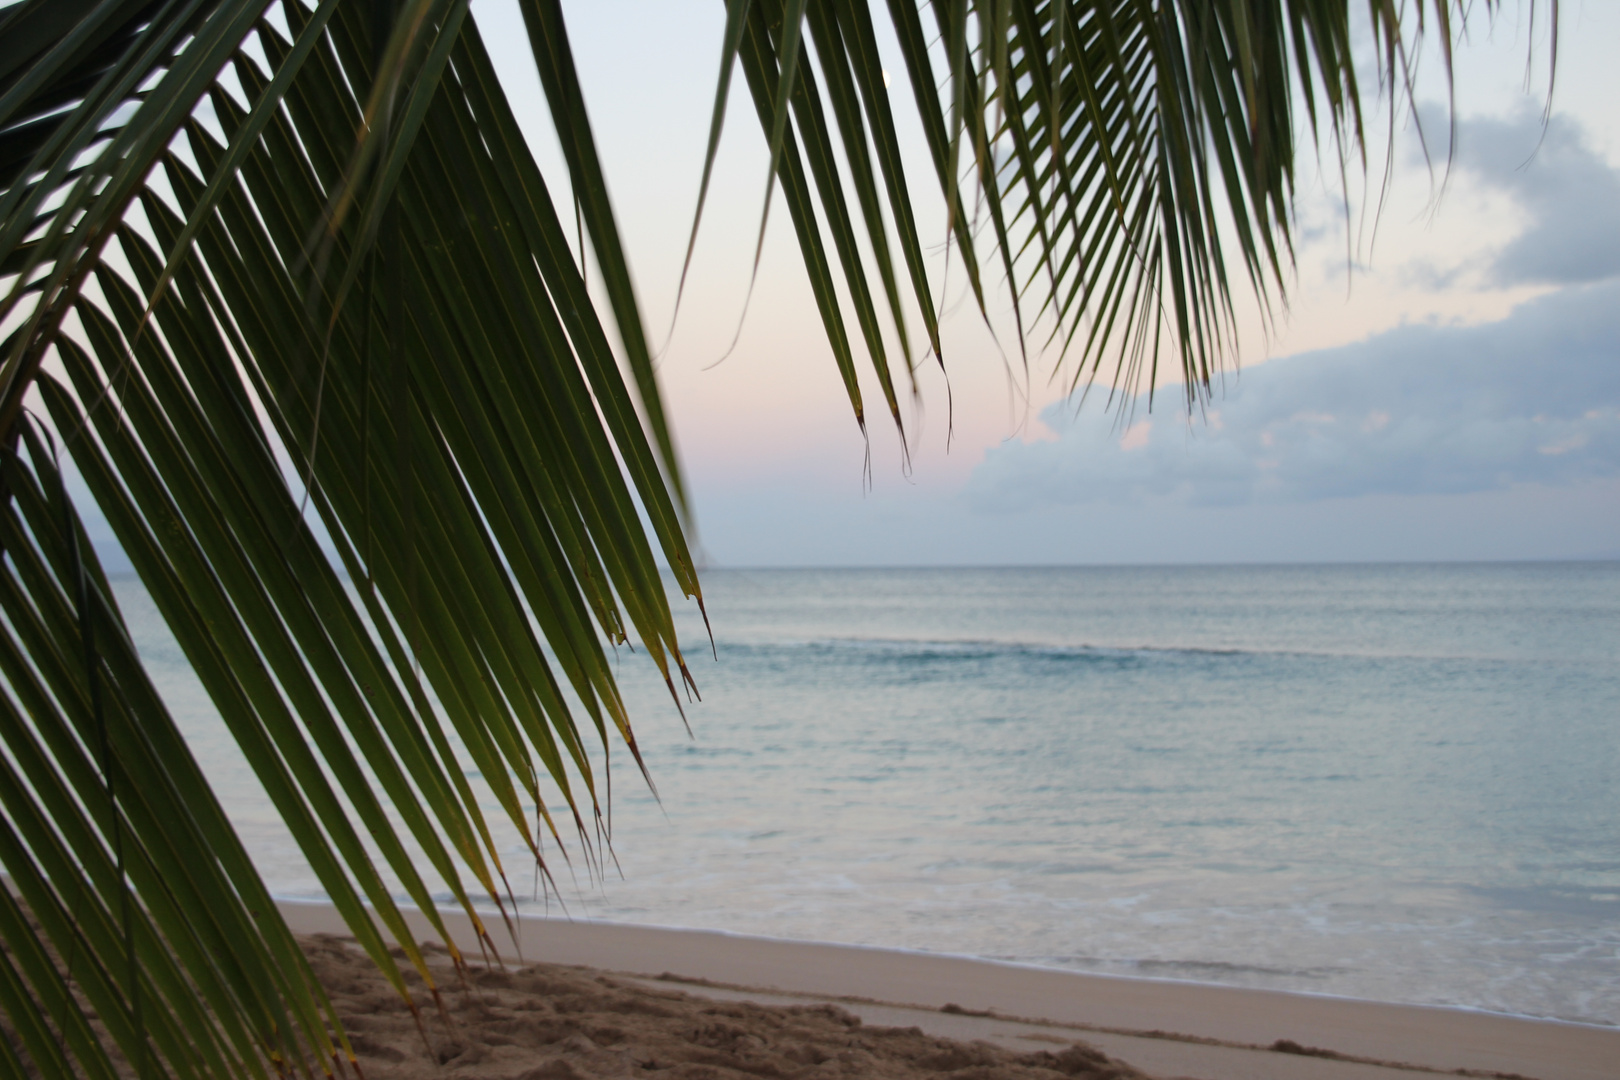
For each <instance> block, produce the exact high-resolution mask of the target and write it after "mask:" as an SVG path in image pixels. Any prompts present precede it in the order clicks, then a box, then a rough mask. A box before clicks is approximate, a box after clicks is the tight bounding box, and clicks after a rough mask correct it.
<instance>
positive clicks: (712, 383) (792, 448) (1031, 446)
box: [473, 0, 1620, 566]
mask: <svg viewBox="0 0 1620 1080" xmlns="http://www.w3.org/2000/svg"><path fill="white" fill-rule="evenodd" d="M1507 9H1508V10H1507V13H1506V15H1505V16H1504V17H1503V18H1502V19H1501V20H1500V21H1499V22H1498V23H1497V25H1496V26H1495V27H1494V28H1490V27H1487V26H1486V25H1485V23H1484V22H1483V21H1478V22H1477V23H1476V24H1475V25H1474V27H1473V28H1472V37H1471V40H1470V42H1469V43H1468V44H1467V45H1466V46H1465V47H1464V48H1463V49H1462V50H1461V51H1460V53H1459V54H1458V55H1459V62H1458V77H1457V84H1456V101H1457V112H1458V118H1459V124H1458V128H1457V130H1458V146H1457V148H1456V154H1455V157H1454V163H1453V165H1452V168H1451V170H1450V172H1449V175H1448V174H1447V173H1446V172H1445V170H1444V168H1443V163H1444V161H1445V158H1446V153H1447V149H1448V148H1447V146H1446V139H1447V124H1446V119H1445V88H1444V85H1443V83H1442V82H1441V81H1440V80H1439V79H1437V78H1434V77H1433V76H1435V75H1437V74H1438V72H1439V64H1438V62H1437V61H1438V57H1437V56H1432V55H1431V56H1428V57H1426V58H1425V59H1426V61H1427V63H1428V66H1427V68H1426V69H1425V70H1427V71H1428V73H1429V75H1430V76H1431V77H1430V78H1428V79H1427V81H1425V82H1423V83H1422V84H1420V86H1419V89H1418V98H1419V101H1420V102H1421V103H1422V115H1423V117H1424V120H1425V122H1424V124H1423V132H1424V135H1425V136H1426V139H1427V142H1428V149H1429V156H1430V160H1432V161H1434V162H1436V163H1437V164H1438V167H1437V168H1435V169H1431V168H1430V166H1429V164H1428V163H1427V162H1426V161H1425V159H1424V156H1423V153H1422V151H1421V149H1420V144H1419V140H1418V137H1417V134H1416V131H1415V129H1414V127H1413V125H1412V124H1411V123H1410V122H1409V121H1407V120H1406V119H1405V118H1402V119H1401V121H1400V122H1399V123H1398V126H1397V132H1396V138H1395V153H1394V174H1393V179H1392V183H1391V186H1390V189H1389V194H1388V197H1387V200H1386V202H1385V204H1384V208H1383V211H1382V213H1381V214H1378V215H1371V214H1368V215H1364V216H1357V217H1355V218H1354V219H1353V225H1354V226H1355V228H1354V229H1353V230H1352V235H1351V236H1350V237H1349V238H1347V234H1346V225H1345V216H1344V210H1343V206H1344V204H1343V192H1342V191H1341V190H1340V187H1339V184H1338V181H1337V178H1336V168H1332V167H1330V168H1328V169H1327V170H1326V171H1327V172H1328V174H1329V178H1328V180H1327V181H1324V180H1323V179H1321V178H1320V177H1319V175H1318V173H1317V162H1316V161H1315V160H1307V161H1304V162H1302V163H1301V171H1300V177H1299V180H1300V201H1299V207H1298V217H1299V236H1300V240H1301V244H1300V249H1299V259H1298V274H1297V280H1296V281H1295V282H1294V284H1293V287H1292V290H1291V308H1290V311H1289V313H1288V315H1287V317H1286V319H1285V320H1284V321H1283V322H1282V324H1281V325H1280V326H1279V327H1277V328H1276V332H1275V333H1274V334H1272V335H1271V336H1270V338H1269V340H1268V337H1267V335H1266V333H1265V329H1264V327H1263V326H1262V324H1261V323H1260V322H1259V321H1258V319H1251V320H1250V322H1249V325H1248V326H1247V327H1246V331H1245V332H1246V336H1245V337H1244V339H1243V346H1244V347H1243V351H1242V357H1241V366H1240V367H1239V368H1234V369H1233V370H1230V371H1228V372H1227V373H1226V376H1225V378H1224V379H1223V380H1222V385H1221V386H1220V387H1219V388H1217V391H1216V393H1215V396H1214V400H1213V401H1211V402H1210V405H1209V408H1208V410H1207V412H1205V413H1203V414H1201V415H1193V416H1189V415H1188V414H1187V411H1186V409H1185V407H1184V406H1182V405H1181V395H1180V388H1179V387H1160V393H1159V394H1158V395H1157V396H1156V398H1155V400H1154V401H1153V402H1152V407H1151V411H1149V403H1148V402H1147V400H1146V399H1145V397H1144V398H1142V399H1136V400H1133V399H1126V400H1125V401H1123V402H1116V403H1115V405H1114V406H1113V407H1112V408H1108V407H1106V403H1105V397H1106V395H1104V394H1099V393H1094V394H1092V395H1091V397H1090V398H1089V399H1088V400H1087V401H1085V402H1084V403H1083V404H1080V403H1077V402H1076V401H1075V400H1073V399H1070V398H1066V397H1065V395H1064V385H1063V383H1062V381H1061V379H1058V380H1054V379H1052V378H1051V376H1052V374H1053V360H1054V358H1053V357H1050V356H1047V357H1041V356H1032V358H1031V372H1030V374H1029V376H1028V377H1027V378H1026V377H1025V375H1024V373H1023V372H1022V369H1021V367H1020V365H1019V363H1018V361H1017V360H1016V359H1014V360H1013V361H1012V362H1011V374H1009V367H1008V361H1007V360H1006V359H1004V357H1003V355H1002V353H1001V351H1000V349H999V348H998V347H997V345H996V344H995V342H994V341H993V340H992V339H991V337H990V335H989V334H988V333H987V332H986V331H985V329H984V327H983V323H982V321H981V320H980V318H979V316H978V313H977V311H976V310H975V309H974V308H973V307H972V305H971V303H970V302H964V298H963V296H962V289H961V283H960V278H959V277H958V279H957V280H956V281H953V282H950V283H949V284H948V285H947V293H946V300H945V302H946V306H947V309H948V310H949V311H950V312H951V315H950V317H949V318H948V320H947V323H946V329H945V341H946V358H947V367H948V371H949V380H950V391H951V395H950V404H951V411H950V414H949V419H950V427H951V438H950V441H949V446H948V447H947V438H946V428H947V394H946V386H945V381H944V379H943V378H942V377H941V376H940V375H939V372H938V369H937V368H934V367H932V366H929V367H926V368H925V369H924V370H923V371H922V372H921V374H920V376H919V382H920V388H921V399H920V404H918V405H916V406H915V407H914V415H913V416H911V417H910V418H909V419H910V421H911V427H910V446H911V463H912V468H911V470H910V472H909V473H908V472H907V471H906V470H905V469H904V467H903V463H902V455H901V452H900V446H899V442H898V440H897V439H896V437H895V435H894V432H893V429H892V427H889V426H886V425H884V424H883V423H874V424H873V431H872V439H871V482H870V486H869V487H868V486H867V484H866V483H865V482H863V469H864V466H865V459H866V453H867V446H866V444H865V443H864V442H863V440H862V439H861V436H860V433H859V432H858V431H857V429H856V426H855V424H854V422H853V419H852V417H851V414H850V411H849V407H848V403H847V401H846V400H845V399H844V397H843V394H842V388H841V386H840V384H839V381H838V377H837V374H836V371H835V369H834V367H833V364H832V362H831V357H830V351H829V349H828V348H827V346H826V344H825V340H824V337H823V334H822V331H821V328H820V324H819V321H818V320H817V318H816V315H815V309H814V307H813V305H812V303H811V300H810V295H809V291H808V288H807V286H806V283H805V276H804V272H803V269H802V264H801V262H800V259H799V255H798V251H797V248H796V246H795V244H794V241H793V236H792V232H791V227H790V225H789V222H788V220H787V215H786V214H785V212H778V213H776V214H774V215H773V217H772V219H771V225H770V229H769V233H768V236H767V242H766V247H765V254H764V260H763V263H762V266H761V270H760V276H759V281H758V284H757V286H756V288H755V290H754V293H753V298H752V301H751V303H750V304H749V306H748V311H747V317H746V321H745V322H743V324H742V332H741V336H740V339H739V340H738V344H737V347H736V349H735V350H734V351H733V352H732V353H731V355H730V356H729V357H727V358H726V359H725V360H724V361H723V362H719V363H716V362H717V361H719V360H720V358H721V356H722V355H724V354H725V352H726V347H727V345H728V344H729V342H730V341H731V339H732V336H733V334H734V333H736V331H737V326H738V320H739V317H740V316H741V315H742V312H743V304H744V299H745V297H746V296H747V292H748V273H749V269H750V266H751V259H752V252H753V243H754V239H755V236H756V230H757V228H758V223H759V211H760V206H761V200H762V197H763V193H764V186H765V183H764V182H765V164H766V162H765V147H764V140H763V138H762V137H761V136H760V134H759V131H758V127H757V123H756V121H755V120H754V118H753V114H752V109H751V107H749V105H748V103H747V102H746V99H743V98H740V97H739V98H735V99H734V100H733V103H732V106H733V107H732V110H731V112H730V122H729V124H728V127H727V133H726V139H725V142H724V144H723V147H722V154H721V160H720V163H719V166H718V176H717V179H716V182H715V188H714V193H713V195H712V196H711V203H710V208H709V209H708V210H707V211H706V214H705V219H704V224H703V231H702V234H701V236H700V240H699V245H698V250H697V257H696V261H695V264H694V266H693V276H692V281H691V283H690V284H689V285H688V288H687V293H686V297H685V299H684V301H683V303H682V308H681V311H680V316H679V321H678V322H677V324H676V326H675V332H674V335H673V337H672V338H671V340H670V343H669V346H668V348H667V350H666V351H665V353H664V354H663V356H662V359H661V367H660V375H661V377H662V379H663V384H664V387H665V391H666V393H667V396H668V399H669V403H670V407H671V410H672V413H673V416H674V419H675V424H676V433H677V437H678V439H679V441H680V445H681V448H682V452H683V456H684V460H685V463H686V466H687V469H688V471H689V474H690V480H691V485H692V488H693V491H694V492H695V498H696V510H697V514H698V525H699V529H700V537H699V539H700V543H701V547H702V551H703V553H704V556H705V557H706V559H707V560H708V562H709V563H710V564H711V565H717V566H761V565H904V564H1001V563H1091V562H1104V563H1107V562H1234V561H1236V562H1243V561H1320V560H1392V559H1393V560H1406V559H1412V560H1428V559H1438V560H1444V559H1519V558H1570V557H1576V558H1579V557H1591V556H1600V557H1620V120H1617V119H1616V118H1615V116H1614V113H1613V110H1612V103H1613V102H1614V101H1616V100H1620V70H1617V68H1616V66H1615V65H1614V64H1613V63H1612V61H1611V60H1610V59H1608V54H1609V53H1610V52H1611V51H1612V46H1613V45H1614V44H1615V43H1616V42H1620V5H1610V4H1603V3H1597V2H1595V0H1586V2H1584V3H1581V2H1578V0H1577V2H1571V3H1566V4H1565V5H1564V9H1563V18H1564V26H1563V32H1562V35H1561V41H1560V56H1559V70H1558V83H1557V88H1556V91H1555V94H1554V97H1553V108H1552V112H1551V116H1550V119H1549V120H1548V122H1547V124H1546V126H1545V127H1543V125H1542V108H1543V106H1544V104H1545V92H1546V77H1545V70H1544V67H1543V66H1541V61H1542V60H1544V58H1545V48H1544V45H1545V34H1546V25H1545V20H1543V21H1542V23H1541V24H1539V25H1538V26H1537V27H1536V28H1535V33H1536V35H1537V36H1538V37H1539V38H1540V39H1541V40H1540V41H1539V42H1538V50H1537V52H1536V57H1537V62H1536V64H1535V65H1534V66H1533V67H1532V68H1531V69H1530V70H1529V71H1527V69H1526V58H1527V56H1528V55H1529V53H1530V50H1529V48H1528V46H1529V45H1530V44H1531V27H1530V26H1529V23H1528V20H1527V18H1525V17H1523V16H1522V15H1521V14H1519V13H1518V12H1517V11H1516V9H1515V6H1514V5H1511V4H1510V5H1507ZM473 10H474V13H475V15H476V17H477V18H478V20H479V23H480V25H481V26H482V27H483V28H484V31H485V35H486V38H487V40H489V42H490V44H491V47H492V49H494V50H495V51H496V53H497V62H498V63H500V64H501V65H502V69H503V73H505V77H506V78H507V82H508V87H509V92H510V93H511V94H512V95H513V97H514V100H515V102H516V104H517V106H518V108H519V111H520V113H522V114H524V115H525V116H528V117H532V120H533V123H532V125H531V129H530V130H531V138H532V140H533V141H534V143H535V145H536V147H537V149H538V150H539V153H540V156H541V160H542V164H543V166H547V167H548V170H551V171H550V172H548V174H554V175H556V176H557V177H558V183H559V186H561V184H562V181H561V178H562V177H563V176H564V175H565V173H564V172H563V171H562V170H560V169H555V167H554V165H553V163H555V162H556V157H555V154H554V151H553V150H552V148H551V145H552V144H551V142H550V135H549V131H548V128H547V125H546V123H545V120H544V108H543V104H542V103H541V101H540V98H539V96H538V87H537V86H536V85H535V81H534V77H533V75H532V67H531V66H530V62H529V60H528V58H527V55H526V49H527V45H526V41H525V40H524V36H523V31H522V27H521V22H520V21H519V19H518V17H517V13H516V8H515V4H513V3H512V2H511V0H477V2H476V3H475V5H474V9H473ZM1525 10H1526V11H1528V5H1525ZM567 11H568V17H569V19H570V31H571V34H572V36H573V40H574V46H575V50H576V54H577V56H578V59H579V63H580V69H581V78H582V80H583V82H584V86H585V92H586V96H587V105H588V107H589V108H590V110H591V115H592V119H593V122H594V124H595V128H596V132H597V137H598V140H599V143H600V146H601V150H602V152H603V155H604V158H605V161H606V166H607V170H608V178H609V184H610V188H611V192H612V195H613V198H614V201H615V206H616V208H617V210H618V212H619V214H620V220H621V227H622V229H623V231H624V234H625V236H626V240H627V243H628V245H629V248H630V252H631V257H632V260H633V263H634V268H635V271H636V275H637V283H638V289H639V291H640V295H641V298H642V301H643V303H644V305H645V309H646V312H647V317H648V322H649V324H650V326H651V328H652V331H653V336H654V338H655V339H657V340H662V339H663V338H664V335H665V332H666V330H667V328H668V326H669V320H670V313H671V311H672V307H673V301H674V291H675V284H676V281H677V279H678V277H679V273H680V263H681V258H682V256H683V254H684V251H685V243H686V238H687V230H688V229H689V227H690V223H691V214H692V208H693V205H694V202H695V196H696V190H697V183H698V177H699V174H700V170H701V165H702V157H701V155H702V147H703V140H704V135H705V132H706V124H707V118H708V109H709V106H710V103H711V95H712V92H713V89H712V88H713V86H714V77H715V69H716V63H717V59H718V50H719V34H720V30H721V20H722V16H723V12H724V8H723V5H721V4H718V3H711V4H697V3H680V4H674V3H668V2H662V0H589V2H575V3H570V4H569V5H568V7H567ZM900 67H901V63H900V61H899V59H898V57H896V58H895V59H894V60H893V62H892V63H891V65H890V69H891V70H899V69H900ZM898 85H899V83H898V81H897V86H898ZM739 92H740V91H739ZM900 104H901V105H906V104H908V100H907V99H906V98H901V99H900ZM1375 138H1377V139H1380V140H1381V139H1382V138H1383V135H1382V133H1378V134H1376V135H1375ZM1380 148H1381V144H1380ZM919 149H920V147H919ZM1328 153H1329V155H1330V153H1331V152H1330V151H1328ZM1375 157H1376V155H1375ZM913 160H914V161H915V162H916V166H915V167H914V169H913V173H914V175H922V174H923V165H924V162H923V160H922V159H921V158H920V157H918V158H914V159H913ZM1327 164H1328V165H1329V166H1332V164H1333V163H1332V162H1331V160H1330V161H1328V162H1327ZM1376 169H1377V162H1376V161H1375V176H1374V195H1376V184H1377V180H1378V176H1377V173H1376ZM1442 182H1443V183H1444V191H1443V193H1442V192H1440V190H1439V189H1440V185H1441V183H1442ZM1364 187H1365V186H1364V185H1362V184H1360V183H1353V184H1352V205H1353V206H1355V207H1357V208H1359V207H1360V206H1361V204H1363V203H1364V202H1365V199H1364V197H1363V196H1364V195H1365V190H1364ZM1437 194H1438V195H1440V196H1441V197H1439V198H1438V200H1437V199H1436V196H1437ZM780 209H781V208H780V207H779V206H778V207H777V210H778V211H780ZM919 210H920V213H921V215H922V221H923V227H924V229H925V234H926V231H927V230H928V229H933V230H935V231H936V232H937V233H938V234H939V235H940V236H941V238H942V236H943V232H942V221H943V217H942V214H941V213H940V212H939V203H938V200H937V199H931V198H930V197H929V196H928V195H927V193H926V192H923V193H922V195H921V197H920V198H919ZM1375 224H1376V231H1374V225H1375ZM1352 256H1353V257H1354V265H1353V266H1351V265H1350V259H1351V257H1352ZM937 280H938V279H937V278H936V285H937ZM1003 297H1004V294H1003ZM1000 305H1001V306H1000V307H999V308H998V309H996V310H994V311H993V312H992V316H993V319H994V320H997V325H998V328H999V330H1000V332H1001V335H1002V339H1003V341H1004V342H1006V341H1009V340H1010V330H1009V329H1008V326H1009V325H1010V320H1009V319H1008V318H1007V315H1008V305H1007V304H1006V302H1005V299H1004V298H1003V299H1002V300H1001V301H1000ZM1003 324H1008V325H1003ZM1009 351H1010V350H1009ZM1013 355H1014V357H1016V354H1015V353H1014V354H1013ZM875 391H876V387H875V384H874V385H873V386H872V387H870V388H869V399H870V398H872V397H875V396H876V394H875Z"/></svg>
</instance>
